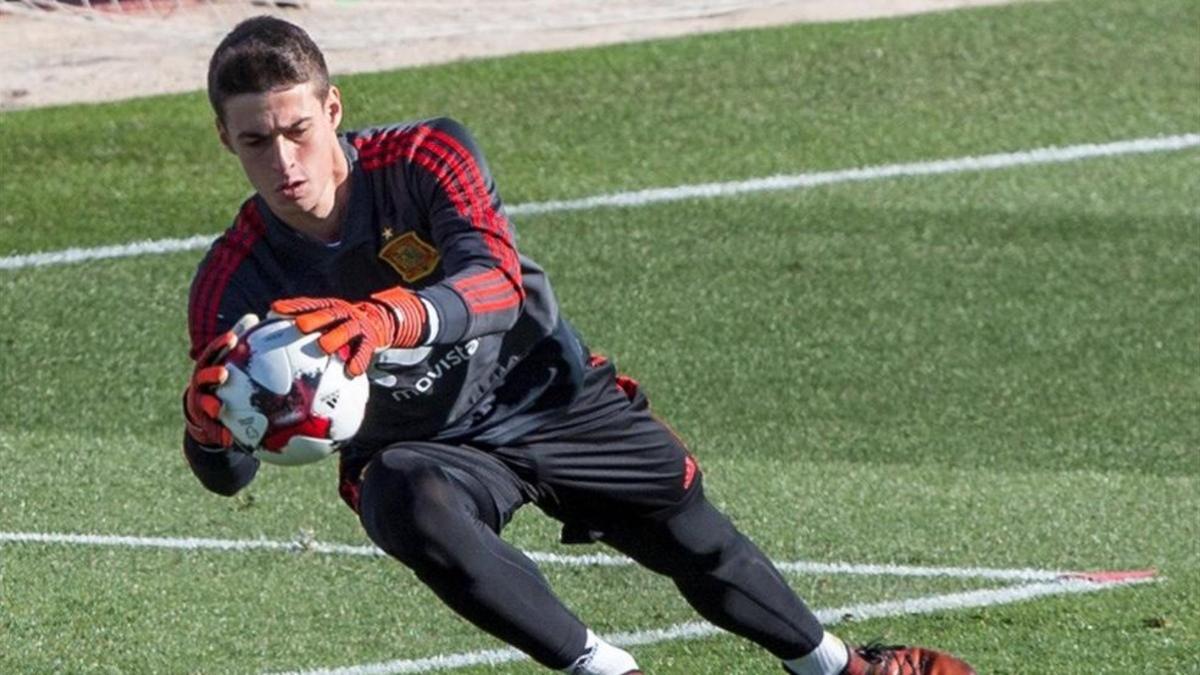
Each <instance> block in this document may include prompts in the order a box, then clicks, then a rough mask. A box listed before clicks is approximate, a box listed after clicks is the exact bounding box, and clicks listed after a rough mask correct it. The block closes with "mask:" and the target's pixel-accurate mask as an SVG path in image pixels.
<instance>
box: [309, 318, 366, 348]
mask: <svg viewBox="0 0 1200 675" xmlns="http://www.w3.org/2000/svg"><path fill="white" fill-rule="evenodd" d="M361 335H362V333H361V332H360V331H359V330H358V325H357V324H355V323H354V322H352V321H345V322H342V324H341V325H339V326H337V327H336V328H334V329H333V330H331V331H328V332H327V333H325V334H324V335H322V336H321V338H320V339H319V340H317V346H319V347H320V348H321V351H323V352H325V353H326V354H336V353H337V352H338V350H340V349H342V348H343V347H345V346H347V345H349V344H350V342H351V341H352V340H354V339H355V338H357V337H360V336H361Z"/></svg>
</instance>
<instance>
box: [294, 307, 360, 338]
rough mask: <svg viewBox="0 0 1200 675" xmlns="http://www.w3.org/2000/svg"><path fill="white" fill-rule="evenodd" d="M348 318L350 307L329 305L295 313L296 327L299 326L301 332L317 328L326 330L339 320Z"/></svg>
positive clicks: (310, 331) (313, 330) (308, 331)
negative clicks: (324, 307)
mask: <svg viewBox="0 0 1200 675" xmlns="http://www.w3.org/2000/svg"><path fill="white" fill-rule="evenodd" d="M348 318H350V309H349V308H348V307H329V308H326V309H320V310H316V311H313V312H308V313H307V314H299V315H297V316H296V328H299V329H300V332H302V333H312V332H315V331H318V330H326V329H328V328H329V327H330V326H332V325H334V324H336V323H338V322H339V321H345V320H346V319H348Z"/></svg>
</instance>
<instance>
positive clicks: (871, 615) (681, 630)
mask: <svg viewBox="0 0 1200 675" xmlns="http://www.w3.org/2000/svg"><path fill="white" fill-rule="evenodd" d="M1148 581H1152V580H1147V579H1140V580H1134V581H1123V582H1111V583H1094V582H1089V581H1078V580H1075V581H1051V582H1039V583H1028V584H1022V585H1018V586H1010V587H1005V588H989V589H983V590H978V591H965V592H961V593H947V594H944V595H930V596H925V597H919V598H910V599H907V600H891V601H887V602H872V603H861V604H856V605H847V606H845V607H831V608H827V609H819V610H817V611H816V612H815V614H816V615H817V618H818V619H820V621H821V623H822V624H824V625H825V626H834V625H837V624H839V623H842V622H844V621H848V620H854V621H857V620H863V619H878V618H884V617H891V616H908V615H913V614H930V613H933V612H940V611H944V610H953V609H967V608H972V607H991V606H995V605H1004V604H1009V603H1014V602H1022V601H1025V600H1031V599H1033V598H1039V597H1045V596H1051V595H1064V594H1070V593H1092V592H1095V591H1099V590H1104V589H1108V588H1114V587H1117V586H1128V585H1131V584H1136V583H1147V582H1148ZM721 632H722V631H721V629H719V628H717V627H716V626H713V625H712V624H709V623H705V622H699V621H697V622H689V623H681V624H676V625H674V626H669V627H667V628H659V629H652V630H643V631H636V632H631V633H616V634H611V635H606V636H605V639H606V640H608V641H609V642H611V643H613V644H615V645H619V646H622V647H634V646H638V645H648V644H655V643H660V642H669V641H674V640H695V639H699V638H705V637H710V636H713V635H718V634H720V633H721ZM527 658H528V657H527V656H525V655H524V654H522V653H521V652H519V651H517V650H515V649H511V648H509V649H489V650H484V651H475V652H463V653H459V654H443V655H438V656H431V657H427V658H421V659H407V660H396V661H385V662H381V663H366V664H361V665H353V666H345V667H342V668H330V669H322V670H306V671H294V672H292V673H289V674H288V675H393V674H396V673H425V672H430V671H437V670H454V669H458V668H466V667H469V666H479V665H497V664H501V663H509V662H512V661H522V660H525V659H527Z"/></svg>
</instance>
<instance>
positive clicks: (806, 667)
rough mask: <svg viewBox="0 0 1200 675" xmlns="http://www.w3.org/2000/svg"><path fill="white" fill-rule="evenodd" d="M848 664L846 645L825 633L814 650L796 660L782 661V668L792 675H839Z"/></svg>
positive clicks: (830, 634) (836, 637) (827, 632)
mask: <svg viewBox="0 0 1200 675" xmlns="http://www.w3.org/2000/svg"><path fill="white" fill-rule="evenodd" d="M849 662H850V652H849V651H847V650H846V643H844V642H842V641H841V639H839V638H838V636H836V635H834V634H833V633H830V632H829V631H826V632H825V635H824V636H823V637H822V638H821V643H820V644H818V645H817V648H816V649H814V650H812V651H811V652H809V653H808V654H805V655H804V656H801V657H800V658H798V659H792V660H791V661H784V662H783V667H784V668H787V669H788V671H789V672H791V673H793V674H794V675H841V673H842V671H843V670H845V669H846V664H847V663H849Z"/></svg>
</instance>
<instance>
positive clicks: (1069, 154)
mask: <svg viewBox="0 0 1200 675" xmlns="http://www.w3.org/2000/svg"><path fill="white" fill-rule="evenodd" d="M1197 146H1200V134H1182V135H1178V136H1159V137H1153V138H1135V139H1131V140H1125V141H1116V142H1112V143H1098V144H1093V143H1088V144H1084V145H1070V146H1061V147H1048V148H1038V149H1035V150H1023V151H1019V152H1004V153H998V154H992V155H979V156H973V157H958V158H954V159H940V160H932V161H924V162H912V163H906V164H884V165H879V166H869V167H862V168H857V169H842V170H838V171H818V172H813V173H800V174H789V175H777V176H769V177H766V178H754V179H750V180H743V181H732V182H723V183H700V184H694V185H679V186H676V187H668V188H653V189H649V190H636V191H632V192H617V193H613V194H603V195H596V196H593V197H585V198H582V199H569V200H560V201H546V202H529V203H525V204H516V205H513V206H509V207H508V208H507V211H508V213H509V214H511V215H535V214H542V213H557V212H563V211H582V210H587V209H595V208H602V207H637V206H647V205H650V204H659V203H663V202H673V201H680V200H684V199H712V198H716V197H728V196H732V195H740V194H747V193H753V192H771V191H778V190H797V189H802V188H811V187H817V186H820V185H833V184H835V183H849V182H859V181H869V180H880V179H887V178H907V177H915V176H934V175H941V174H952V173H966V172H973V171H992V170H996V169H1007V168H1011V167H1018V166H1032V165H1037V164H1060V163H1064V162H1073V161H1078V160H1082V159H1093V158H1099V157H1117V156H1120V155H1136V154H1145V153H1153V152H1171V151H1175V150H1184V149H1187V148H1194V147H1197ZM216 236H217V235H203V234H201V235H195V236H192V237H186V238H183V239H156V240H146V241H137V242H132V243H129V244H118V245H113V246H101V247H98V248H69V249H64V250H61V251H47V252H43V253H28V254H22V255H10V256H4V257H0V270H15V269H22V268H26V267H44V266H47V265H62V264H66V263H75V262H83V261H88V260H102V259H106V258H127V257H133V256H141V255H152V254H160V253H174V252H178V251H191V250H198V249H204V248H207V247H208V246H209V244H211V243H212V241H213V240H214V239H215V238H216Z"/></svg>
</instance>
